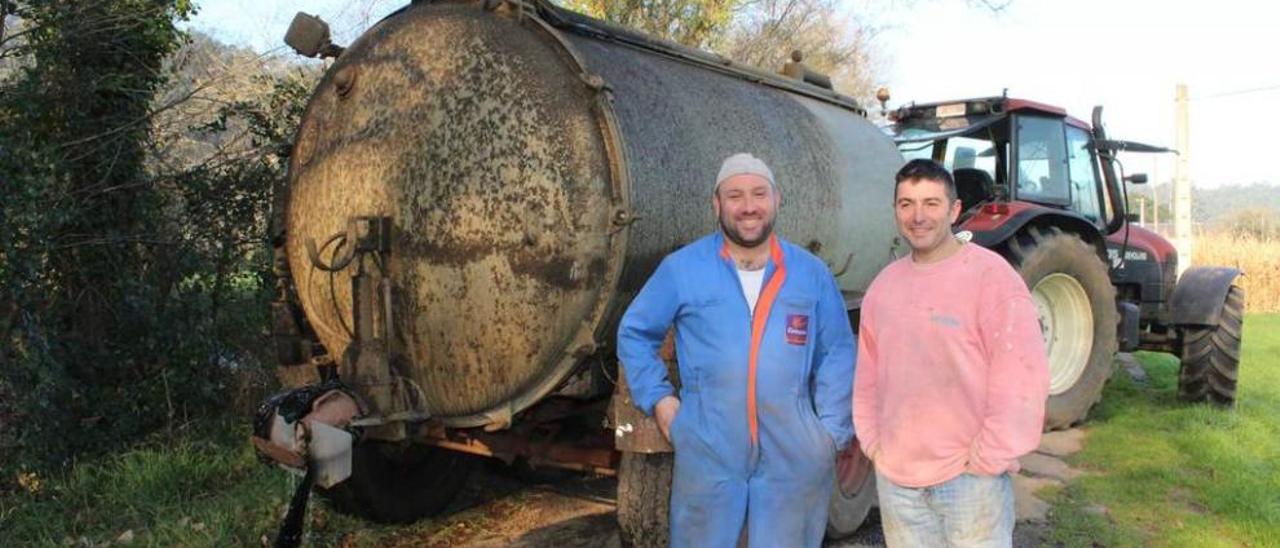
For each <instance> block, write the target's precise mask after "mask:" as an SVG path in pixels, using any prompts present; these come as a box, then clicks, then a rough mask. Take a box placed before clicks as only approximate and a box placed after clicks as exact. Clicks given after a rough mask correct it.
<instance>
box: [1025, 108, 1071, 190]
mask: <svg viewBox="0 0 1280 548" xmlns="http://www.w3.org/2000/svg"><path fill="white" fill-rule="evenodd" d="M1017 120H1018V122H1017V123H1018V142H1017V148H1018V150H1017V155H1018V158H1017V164H1016V165H1017V174H1018V175H1017V177H1018V179H1017V185H1018V186H1017V189H1018V194H1017V198H1018V199H1021V200H1029V201H1033V202H1046V203H1051V204H1059V205H1067V204H1069V203H1070V193H1069V191H1068V189H1067V159H1066V157H1065V156H1066V148H1067V147H1066V143H1065V142H1064V140H1065V139H1064V137H1063V134H1062V120H1055V119H1050V118H1036V117H1031V116H1019V117H1017Z"/></svg>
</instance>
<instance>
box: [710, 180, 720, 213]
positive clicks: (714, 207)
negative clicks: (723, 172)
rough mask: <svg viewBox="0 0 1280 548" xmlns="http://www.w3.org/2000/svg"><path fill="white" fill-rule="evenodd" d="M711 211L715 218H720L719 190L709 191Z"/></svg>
mask: <svg viewBox="0 0 1280 548" xmlns="http://www.w3.org/2000/svg"><path fill="white" fill-rule="evenodd" d="M711 211H712V212H714V213H715V214H716V218H717V219H719V218H720V189H718V188H717V189H715V190H712V191H711Z"/></svg>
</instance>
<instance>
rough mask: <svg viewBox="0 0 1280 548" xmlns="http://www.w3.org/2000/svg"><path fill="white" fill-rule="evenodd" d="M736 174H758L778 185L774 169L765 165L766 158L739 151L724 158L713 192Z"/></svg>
mask: <svg viewBox="0 0 1280 548" xmlns="http://www.w3.org/2000/svg"><path fill="white" fill-rule="evenodd" d="M734 175H756V176H758V177H762V178H764V180H766V181H769V186H772V187H775V188H776V187H777V186H778V185H777V183H775V182H774V181H773V171H770V170H769V166H767V165H765V163H764V160H761V159H759V158H756V157H755V156H752V155H750V154H747V153H746V152H739V153H737V154H734V155H733V156H730V157H728V158H725V159H724V163H723V164H720V174H719V175H716V186H715V188H714V189H712V192H714V191H716V190H719V189H720V183H723V182H724V181H725V179H728V178H730V177H733V176H734Z"/></svg>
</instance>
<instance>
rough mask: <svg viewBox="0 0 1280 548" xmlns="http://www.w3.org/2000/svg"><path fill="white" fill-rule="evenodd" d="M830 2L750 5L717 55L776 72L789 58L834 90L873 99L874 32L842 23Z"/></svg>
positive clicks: (775, 0)
mask: <svg viewBox="0 0 1280 548" xmlns="http://www.w3.org/2000/svg"><path fill="white" fill-rule="evenodd" d="M836 4H837V2H836V1H835V0H756V1H755V2H752V3H751V4H750V5H749V7H748V8H747V9H745V10H744V11H743V13H742V14H741V15H740V16H739V17H738V18H737V19H736V20H735V21H734V24H733V25H732V27H731V28H730V29H729V31H728V33H727V36H726V38H725V44H724V46H723V47H722V53H723V54H724V55H725V56H727V57H729V58H731V59H734V60H736V61H740V62H744V63H748V64H751V65H755V66H758V67H761V68H765V69H769V70H778V69H780V68H781V67H782V66H783V64H784V63H786V62H787V61H788V59H789V58H790V56H791V52H792V51H795V50H798V51H800V52H802V53H803V54H804V63H805V65H807V66H808V67H810V68H812V69H814V70H816V71H818V72H821V73H824V74H826V75H828V76H830V77H831V79H832V83H833V84H835V86H836V89H838V90H840V91H841V92H843V93H845V94H848V95H851V96H854V97H858V98H868V97H871V96H872V95H874V94H875V90H876V87H877V84H878V82H877V81H876V76H877V73H878V72H879V70H878V66H877V65H876V64H875V60H874V54H873V51H872V48H871V42H872V39H873V38H874V36H875V33H876V29H875V27H873V26H872V25H870V24H868V23H865V22H861V21H858V20H857V19H854V18H852V17H842V16H840V15H839V13H837V10H836Z"/></svg>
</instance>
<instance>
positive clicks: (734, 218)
mask: <svg viewBox="0 0 1280 548" xmlns="http://www.w3.org/2000/svg"><path fill="white" fill-rule="evenodd" d="M712 205H713V207H714V208H715V211H716V217H717V218H718V219H720V228H721V230H723V231H724V234H725V237H727V238H729V240H730V241H732V242H733V243H735V244H738V245H740V246H742V247H745V248H754V247H756V246H759V245H760V244H763V243H764V242H766V241H768V239H769V235H770V234H772V233H773V221H774V218H775V217H776V216H777V214H778V193H777V191H776V190H775V189H774V188H773V185H771V184H769V181H768V180H767V179H765V178H764V177H760V176H758V175H746V174H744V175H734V176H733V177H729V178H728V179H725V180H724V181H723V182H721V183H720V186H719V188H717V189H716V193H715V197H714V198H713V200H712Z"/></svg>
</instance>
